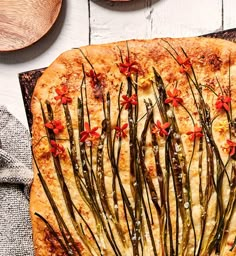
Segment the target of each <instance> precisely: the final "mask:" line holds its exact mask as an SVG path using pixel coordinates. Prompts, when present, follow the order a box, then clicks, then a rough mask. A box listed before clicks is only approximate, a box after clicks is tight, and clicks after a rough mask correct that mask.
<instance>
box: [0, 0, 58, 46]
mask: <svg viewBox="0 0 236 256" xmlns="http://www.w3.org/2000/svg"><path fill="white" fill-rule="evenodd" d="M61 4H62V0H0V51H11V50H17V49H21V48H24V47H26V46H29V45H31V44H32V43H34V42H36V41H37V40H39V39H40V38H41V37H42V36H43V35H45V34H46V33H47V32H48V30H49V29H50V28H51V26H52V25H53V24H54V22H55V20H56V18H57V17H58V14H59V11H60V8H61Z"/></svg>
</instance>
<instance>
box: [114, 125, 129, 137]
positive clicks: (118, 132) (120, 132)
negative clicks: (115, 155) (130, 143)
mask: <svg viewBox="0 0 236 256" xmlns="http://www.w3.org/2000/svg"><path fill="white" fill-rule="evenodd" d="M127 127H128V124H127V123H126V124H123V125H122V126H121V127H120V126H116V127H115V130H116V137H120V138H125V137H127V134H126V132H125V129H126V128H127Z"/></svg>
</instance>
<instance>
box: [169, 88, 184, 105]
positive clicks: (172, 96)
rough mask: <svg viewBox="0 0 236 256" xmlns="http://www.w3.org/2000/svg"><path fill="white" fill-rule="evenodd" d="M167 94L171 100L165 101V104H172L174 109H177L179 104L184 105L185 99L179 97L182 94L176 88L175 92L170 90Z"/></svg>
mask: <svg viewBox="0 0 236 256" xmlns="http://www.w3.org/2000/svg"><path fill="white" fill-rule="evenodd" d="M166 93H167V95H168V96H169V98H167V99H166V100H165V103H167V104H168V103H172V105H173V107H177V106H178V105H179V104H181V103H183V99H182V98H180V97H179V95H180V93H181V92H180V90H178V89H176V88H174V90H173V92H171V91H170V90H168V91H167V92H166Z"/></svg>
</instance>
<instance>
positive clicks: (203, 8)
mask: <svg viewBox="0 0 236 256" xmlns="http://www.w3.org/2000/svg"><path fill="white" fill-rule="evenodd" d="M154 7H155V8H154V11H153V13H152V19H153V24H154V25H153V31H152V36H153V37H154V36H157V37H186V36H198V35H202V34H207V33H210V32H215V31H220V30H222V0H207V1H206V0H197V1H189V0H178V1H176V0H165V1H159V2H158V3H156V4H155V5H154Z"/></svg>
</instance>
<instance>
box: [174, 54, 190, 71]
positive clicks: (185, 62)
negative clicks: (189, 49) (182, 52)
mask: <svg viewBox="0 0 236 256" xmlns="http://www.w3.org/2000/svg"><path fill="white" fill-rule="evenodd" d="M176 59H177V61H178V63H179V65H180V70H179V71H180V73H186V72H188V71H189V70H190V69H191V67H192V64H191V62H190V59H189V58H187V57H181V56H179V55H178V56H177V57H176Z"/></svg>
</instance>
